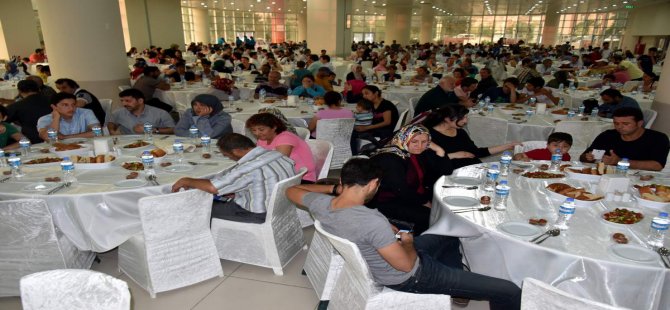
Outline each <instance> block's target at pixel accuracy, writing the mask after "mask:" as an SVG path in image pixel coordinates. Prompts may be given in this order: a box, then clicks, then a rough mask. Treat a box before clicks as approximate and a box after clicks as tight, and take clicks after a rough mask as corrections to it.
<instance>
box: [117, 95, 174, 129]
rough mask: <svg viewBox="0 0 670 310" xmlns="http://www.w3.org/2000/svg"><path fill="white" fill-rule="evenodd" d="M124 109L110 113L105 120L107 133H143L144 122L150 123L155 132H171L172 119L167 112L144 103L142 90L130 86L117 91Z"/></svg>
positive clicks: (172, 126) (172, 127)
mask: <svg viewBox="0 0 670 310" xmlns="http://www.w3.org/2000/svg"><path fill="white" fill-rule="evenodd" d="M119 97H120V98H121V104H122V105H123V107H124V108H125V109H118V110H116V111H114V113H112V115H111V117H110V118H109V120H108V121H107V128H108V129H109V133H110V134H113V135H128V134H141V133H144V123H147V122H148V123H151V124H152V125H153V130H154V133H155V134H169V135H171V134H173V133H174V120H173V119H172V117H171V116H170V114H168V113H167V112H165V111H163V110H161V109H159V108H154V107H152V106H150V105H146V104H144V95H142V92H141V91H139V90H137V89H134V88H130V89H126V90H124V91H122V92H120V93H119Z"/></svg>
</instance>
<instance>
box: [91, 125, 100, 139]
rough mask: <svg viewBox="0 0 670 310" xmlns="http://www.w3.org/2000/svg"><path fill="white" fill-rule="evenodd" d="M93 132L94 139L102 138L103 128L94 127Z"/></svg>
mask: <svg viewBox="0 0 670 310" xmlns="http://www.w3.org/2000/svg"><path fill="white" fill-rule="evenodd" d="M91 131H93V136H94V137H102V128H101V127H100V126H97V125H96V126H93V128H91Z"/></svg>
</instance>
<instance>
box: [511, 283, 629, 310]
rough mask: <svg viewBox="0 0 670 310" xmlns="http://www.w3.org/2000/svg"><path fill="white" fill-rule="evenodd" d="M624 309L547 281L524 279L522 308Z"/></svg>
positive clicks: (562, 309) (571, 309)
mask: <svg viewBox="0 0 670 310" xmlns="http://www.w3.org/2000/svg"><path fill="white" fill-rule="evenodd" d="M537 309H552V310H573V309H589V310H623V309H627V308H620V307H615V306H610V305H607V304H603V303H600V302H597V301H593V300H589V299H586V298H581V297H577V296H572V295H570V294H568V293H566V292H564V291H561V290H559V289H558V288H555V287H553V286H551V285H549V284H547V283H544V282H542V281H540V280H536V279H533V278H525V279H523V287H522V290H521V310H537Z"/></svg>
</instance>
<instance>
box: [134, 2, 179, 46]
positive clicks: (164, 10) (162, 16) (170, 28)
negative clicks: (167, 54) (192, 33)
mask: <svg viewBox="0 0 670 310" xmlns="http://www.w3.org/2000/svg"><path fill="white" fill-rule="evenodd" d="M144 1H145V2H146V12H147V13H146V14H147V19H148V24H149V33H150V34H151V35H150V40H151V44H152V45H156V46H161V47H163V48H169V47H170V45H172V44H179V46H180V47H183V46H184V25H183V23H182V19H181V1H179V0H144ZM130 31H133V30H132V29H131V30H130ZM189 43H190V42H189ZM182 49H183V48H182Z"/></svg>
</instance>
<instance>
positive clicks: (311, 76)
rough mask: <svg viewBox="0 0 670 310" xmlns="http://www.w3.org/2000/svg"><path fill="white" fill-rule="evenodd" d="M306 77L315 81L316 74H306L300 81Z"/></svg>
mask: <svg viewBox="0 0 670 310" xmlns="http://www.w3.org/2000/svg"><path fill="white" fill-rule="evenodd" d="M305 78H308V79H310V80H312V82H314V76H313V75H311V74H306V75H304V76H303V77H302V79H300V81H301V82H302V80H304V79H305Z"/></svg>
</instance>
